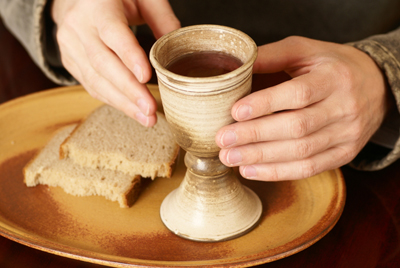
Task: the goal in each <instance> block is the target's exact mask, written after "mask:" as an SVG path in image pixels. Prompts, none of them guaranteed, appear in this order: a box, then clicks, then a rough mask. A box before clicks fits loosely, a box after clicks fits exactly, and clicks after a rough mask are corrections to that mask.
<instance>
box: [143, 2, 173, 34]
mask: <svg viewBox="0 0 400 268" xmlns="http://www.w3.org/2000/svg"><path fill="white" fill-rule="evenodd" d="M137 2H138V5H139V9H140V13H141V15H142V17H143V18H144V20H145V21H146V22H147V24H148V25H149V27H150V28H151V30H152V31H153V33H154V36H155V37H156V38H157V39H158V38H160V37H161V36H163V35H164V34H166V33H169V32H171V31H173V30H176V29H178V28H180V27H181V24H180V22H179V20H178V19H177V17H176V16H175V13H174V11H173V10H172V8H171V6H170V4H169V2H168V1H167V0H138V1H137Z"/></svg>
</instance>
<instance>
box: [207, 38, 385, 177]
mask: <svg viewBox="0 0 400 268" xmlns="http://www.w3.org/2000/svg"><path fill="white" fill-rule="evenodd" d="M280 71H285V72H286V73H287V74H289V75H290V76H291V77H292V79H290V80H289V81H286V82H283V83H281V84H278V85H276V86H273V87H270V88H266V89H263V90H260V91H257V92H254V93H252V94H250V95H248V96H246V97H244V98H243V99H241V100H239V101H238V102H236V103H235V105H234V106H233V107H232V111H231V112H232V116H233V118H234V119H235V120H237V121H239V122H237V123H234V124H231V125H228V126H225V127H223V128H222V129H220V130H219V131H218V133H217V135H216V139H215V141H216V143H217V144H218V146H219V147H221V148H222V149H221V151H220V155H219V157H220V160H221V161H222V162H223V163H224V164H225V165H227V166H240V168H239V171H240V173H241V175H242V176H243V177H245V178H248V179H254V180H264V181H279V180H293V179H302V178H307V177H310V176H313V175H316V174H318V173H320V172H323V171H325V170H329V169H334V168H337V167H340V166H342V165H344V164H347V163H349V162H350V161H351V160H352V159H354V157H355V156H356V155H357V154H358V153H359V152H360V151H361V149H362V148H363V147H364V145H365V144H366V143H367V142H368V140H369V139H370V137H371V136H372V135H373V134H374V132H375V131H376V130H377V129H378V128H379V126H380V125H381V123H382V121H383V119H384V116H385V114H386V112H387V109H388V106H389V103H390V102H389V97H388V96H389V94H388V93H387V89H386V83H385V78H384V75H383V74H382V72H381V70H380V69H379V67H378V66H377V65H376V64H375V62H374V61H373V60H372V58H370V57H369V56H368V55H367V54H365V53H364V52H362V51H360V50H358V49H356V48H353V47H351V46H348V45H340V44H334V43H328V42H321V41H316V40H311V39H307V38H302V37H289V38H286V39H284V40H282V41H279V42H276V43H272V44H267V45H264V46H261V47H259V56H258V58H257V60H256V62H255V65H254V72H255V73H277V72H280Z"/></svg>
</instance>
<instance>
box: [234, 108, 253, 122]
mask: <svg viewBox="0 0 400 268" xmlns="http://www.w3.org/2000/svg"><path fill="white" fill-rule="evenodd" d="M252 111H253V108H251V106H249V105H240V106H239V108H238V109H237V110H236V118H237V119H238V120H244V119H246V118H248V117H250V115H251V112H252Z"/></svg>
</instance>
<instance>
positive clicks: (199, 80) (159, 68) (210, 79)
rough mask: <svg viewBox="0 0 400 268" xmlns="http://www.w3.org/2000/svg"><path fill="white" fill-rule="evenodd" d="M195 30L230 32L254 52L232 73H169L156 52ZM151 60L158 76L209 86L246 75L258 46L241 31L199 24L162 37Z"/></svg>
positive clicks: (155, 45)
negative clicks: (199, 75) (191, 75)
mask: <svg viewBox="0 0 400 268" xmlns="http://www.w3.org/2000/svg"><path fill="white" fill-rule="evenodd" d="M193 30H198V31H201V30H215V31H220V32H221V33H224V32H229V33H230V34H233V35H236V36H237V37H238V38H240V39H241V40H243V41H245V42H246V44H247V45H248V46H249V47H250V49H251V50H252V53H251V57H250V58H249V59H248V60H247V61H246V62H244V63H243V64H242V65H241V66H240V67H238V68H237V69H235V70H233V71H231V72H228V73H225V74H221V75H215V76H208V77H190V76H184V75H179V74H176V73H174V72H171V71H169V70H168V69H167V68H166V67H164V66H163V65H162V64H161V63H160V62H159V60H158V58H157V56H156V50H157V49H159V48H161V47H162V46H163V45H164V44H165V43H166V42H167V41H168V39H169V38H170V37H171V36H176V37H178V36H180V35H183V34H186V33H188V32H190V31H193ZM210 51H216V52H219V51H220V50H217V49H216V50H210ZM149 58H150V62H151V63H152V65H153V67H154V68H155V69H156V72H157V73H158V74H161V75H164V76H166V77H168V79H169V80H171V79H173V80H175V81H179V82H182V83H191V84H192V85H193V84H204V83H209V84H210V83H221V81H225V80H230V79H231V78H232V77H237V76H239V75H241V74H243V73H245V72H246V71H247V70H248V69H249V68H252V66H253V64H254V62H255V60H256V58H257V45H256V43H255V42H254V40H253V39H252V38H251V37H250V36H249V35H247V34H246V33H244V32H242V31H240V30H237V29H235V28H232V27H228V26H223V25H217V24H199V25H192V26H186V27H183V28H180V29H177V30H174V31H172V32H170V33H168V34H166V35H164V36H162V37H161V38H160V39H158V40H157V41H156V42H155V43H154V45H153V46H152V48H151V50H150V57H149ZM185 91H193V92H198V91H196V90H185ZM202 91H203V90H202ZM205 91H207V90H205ZM203 92H204V91H203Z"/></svg>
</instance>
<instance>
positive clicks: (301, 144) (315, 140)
mask: <svg viewBox="0 0 400 268" xmlns="http://www.w3.org/2000/svg"><path fill="white" fill-rule="evenodd" d="M336 132H337V126H336V125H334V124H333V125H330V126H327V127H325V128H323V129H322V130H320V131H318V132H315V133H312V134H311V135H308V136H306V137H304V138H300V139H293V140H283V141H270V142H259V143H251V144H247V145H243V146H237V147H234V148H230V149H222V150H221V151H220V154H219V156H220V160H221V162H223V163H224V164H225V165H227V166H242V165H252V164H258V163H274V162H289V161H296V160H302V159H306V158H308V157H311V156H313V155H316V154H318V153H321V152H323V151H325V150H327V149H329V148H331V147H334V146H337V143H338V141H339V140H340V141H343V140H345V139H346V134H345V133H344V132H343V131H340V132H339V133H336Z"/></svg>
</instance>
